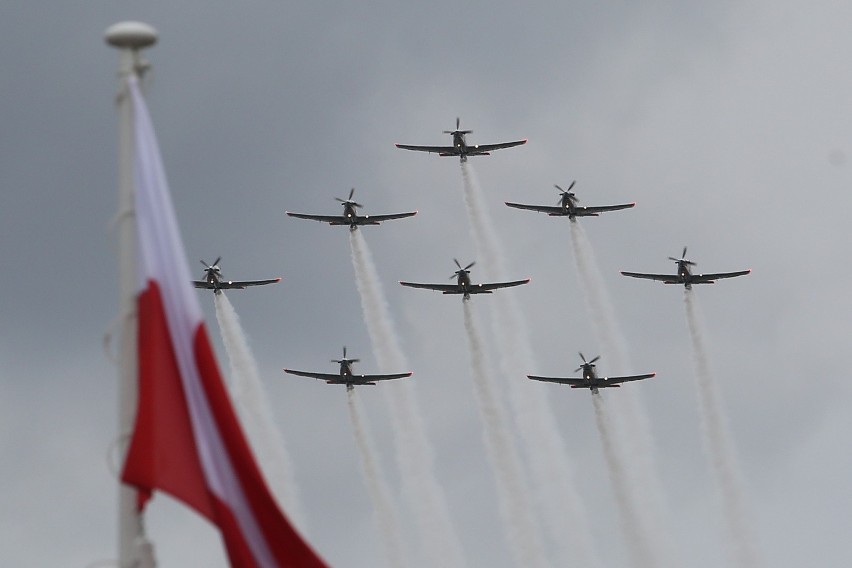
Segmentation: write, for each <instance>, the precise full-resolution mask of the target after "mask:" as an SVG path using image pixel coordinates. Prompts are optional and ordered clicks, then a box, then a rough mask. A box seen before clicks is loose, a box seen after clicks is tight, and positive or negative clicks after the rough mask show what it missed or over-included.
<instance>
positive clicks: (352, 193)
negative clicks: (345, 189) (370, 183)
mask: <svg viewBox="0 0 852 568" xmlns="http://www.w3.org/2000/svg"><path fill="white" fill-rule="evenodd" d="M353 195H355V188H354V187H353V188H352V189H351V190H349V199H348V200H349V201H351V200H352V196H353Z"/></svg>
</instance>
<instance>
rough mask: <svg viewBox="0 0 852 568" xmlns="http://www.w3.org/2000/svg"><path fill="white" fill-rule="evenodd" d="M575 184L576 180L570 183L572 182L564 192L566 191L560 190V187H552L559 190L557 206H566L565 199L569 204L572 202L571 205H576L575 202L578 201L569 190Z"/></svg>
mask: <svg viewBox="0 0 852 568" xmlns="http://www.w3.org/2000/svg"><path fill="white" fill-rule="evenodd" d="M575 183H577V181H576V180H574V181H572V182H571V185H569V186H568V189H567V190H566V189H562V188H561V187H559V186H558V185H554V186H553V187H555V188H556V189H558V190H559V193H560V194H561V195H560V196H559V201H558V204H559V205H562V206H564V205H566V204H567V203H566V199H568V200H570V201H571V202H573V203H577V202H579V201H580V200H579V199H577V196H576V195H574V192H572V191H571V188H572V187H574V184H575Z"/></svg>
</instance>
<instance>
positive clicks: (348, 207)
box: [285, 187, 417, 231]
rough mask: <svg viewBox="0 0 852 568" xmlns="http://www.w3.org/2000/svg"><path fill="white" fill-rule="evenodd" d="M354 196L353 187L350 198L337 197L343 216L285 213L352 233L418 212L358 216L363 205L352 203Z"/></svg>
mask: <svg viewBox="0 0 852 568" xmlns="http://www.w3.org/2000/svg"><path fill="white" fill-rule="evenodd" d="M354 194H355V188H354V187H353V188H352V190H351V191H350V192H349V197H348V198H347V199H340V198H339V197H335V199H336V200H338V201H339V202H341V203H342V204H343V215H307V214H305V213H291V212H290V211H285V213H287V215H289V216H290V217H296V218H298V219H311V220H312V221H321V222H323V223H328V224H329V225H349V230H350V231H354V230H355V229H357V228H358V226H359V225H378V224H379V223H381V222H382V221H390V220H391V219H404V218H405V217H412V216H414V215H417V211H411V212H409V213H393V214H390V215H358V212H357V211H356V209H358V208H359V207H363V205H361V204H360V203H358V202H356V201H352V196H353V195H354Z"/></svg>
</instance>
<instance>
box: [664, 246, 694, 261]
mask: <svg viewBox="0 0 852 568" xmlns="http://www.w3.org/2000/svg"><path fill="white" fill-rule="evenodd" d="M669 260H673V261H674V262H676V263H678V264H686V265H689V266H695V265H696V264H697V263H696V262H693V261H691V260H687V259H686V247H683V253H682V254H681V255H680V258H675V257H673V256H670V257H669Z"/></svg>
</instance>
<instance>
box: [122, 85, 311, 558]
mask: <svg viewBox="0 0 852 568" xmlns="http://www.w3.org/2000/svg"><path fill="white" fill-rule="evenodd" d="M128 87H129V93H130V97H131V99H132V104H133V113H134V130H135V138H134V144H135V150H134V152H135V153H134V162H135V164H134V185H135V194H136V196H135V199H136V203H135V206H136V223H137V230H138V251H137V255H138V266H139V282H138V286H139V293H138V321H139V327H138V381H139V392H138V395H139V396H138V407H137V414H136V422H135V425H134V429H133V435H132V438H131V441H130V447H129V449H128V454H127V461H126V462H125V464H124V470H123V472H122V481H124V483H127V484H129V485H133V486H135V487H137V488H138V489H139V502H138V505H139V508H140V510H141V509H142V508H144V506H145V504H146V502H147V501H148V499H149V498H150V497H151V494H152V492H153V491H154V490H160V491H165V492H166V493H169V494H171V495H172V496H174V497H175V498H177V499H179V500H180V501H183V502H184V503H186V504H187V505H189V506H190V507H192V508H193V509H195V510H196V511H197V512H198V513H200V514H201V515H203V516H204V517H206V518H207V519H208V520H209V521H210V522H211V523H213V524H214V525H216V526H217V527H218V528H219V530H220V531H221V533H222V539H223V540H224V545H225V548H226V550H227V553H228V558H229V559H230V562H231V565H232V566H235V567H240V568H242V567H254V566H262V567H267V566H268V567H276V566H278V567H284V566H288V567H289V566H292V567H300V568H301V567H310V568H315V567H324V566H325V563H324V562H323V561H322V560H321V559H320V558H319V556H318V555H317V554H316V553H315V552H314V551H313V550H312V549H311V547H310V546H309V545H308V544H307V542H305V540H304V539H302V537H301V536H300V535H299V534H298V533H297V532H296V531H295V529H294V528H293V526H292V525H291V524H290V522H289V521H288V520H287V518H286V517H285V516H284V514H283V513H282V512H281V510H280V509H279V508H278V506H277V504H276V503H275V500H274V498H273V497H272V494H271V493H270V491H269V489H268V487H267V485H266V482H265V481H264V480H263V477H262V476H261V473H260V470H259V469H258V466H257V464H256V463H255V460H254V457H253V455H252V453H251V450H250V448H249V445H248V443H247V441H246V437H245V435H244V434H243V431H242V429H241V427H240V424H239V422H238V421H237V417H236V414H235V412H234V408H233V406H232V404H231V401H230V399H229V397H228V393H227V391H226V389H225V386H224V382H223V381H222V376H221V374H220V373H219V368H218V365H217V363H216V358H215V356H214V354H213V350H212V348H211V344H210V341H209V339H208V337H207V331H206V328H205V326H204V322H203V318H202V312H201V306H200V304H199V302H198V298H197V296H196V293H195V291H194V290H193V288H192V286H191V284H190V281H191V276H190V273H189V267H188V264H187V259H186V253H185V251H184V248H183V241H182V240H181V237H180V231H179V229H178V224H177V219H176V217H175V212H174V209H173V207H172V202H171V197H170V194H169V189H168V185H167V183H166V177H165V173H164V171H163V165H162V161H161V158H160V151H159V148H158V146H157V140H156V137H155V134H154V129H153V126H152V124H151V119H150V116H149V114H148V109H147V108H146V106H145V101H144V99H143V98H142V96H141V94H140V92H139V86H138V84H137V80H136V78H135V77H131V78H130V79H129V81H128Z"/></svg>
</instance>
